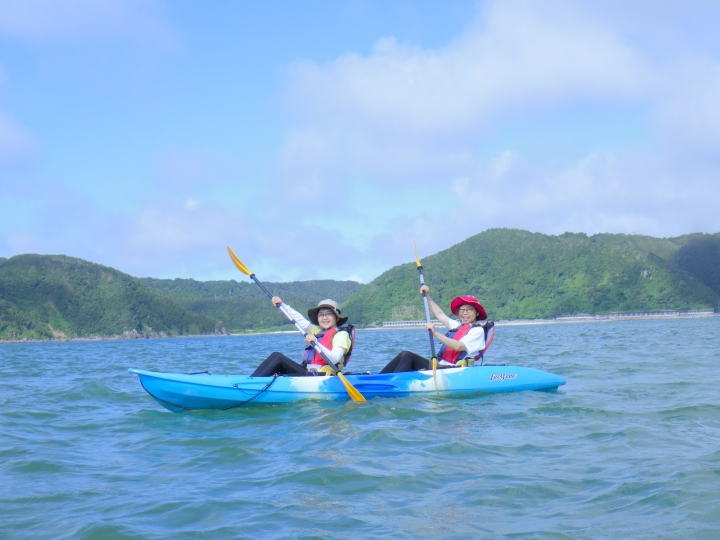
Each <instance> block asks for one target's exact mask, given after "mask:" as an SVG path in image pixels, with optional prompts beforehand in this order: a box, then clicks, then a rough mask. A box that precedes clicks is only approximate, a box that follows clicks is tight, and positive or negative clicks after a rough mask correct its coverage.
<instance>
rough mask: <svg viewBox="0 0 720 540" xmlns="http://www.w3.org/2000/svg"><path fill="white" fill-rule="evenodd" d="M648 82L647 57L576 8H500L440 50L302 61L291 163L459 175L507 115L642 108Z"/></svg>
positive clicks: (383, 45) (385, 45) (296, 72)
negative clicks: (566, 107)
mask: <svg viewBox="0 0 720 540" xmlns="http://www.w3.org/2000/svg"><path fill="white" fill-rule="evenodd" d="M650 80H651V76H650V72H649V70H648V66H647V64H646V62H645V61H644V59H643V57H642V55H640V54H638V52H637V51H635V50H634V49H633V48H632V47H631V46H629V45H627V44H626V43H624V42H623V41H622V40H621V39H620V38H619V37H618V36H616V35H614V34H613V33H612V32H611V31H609V30H608V29H606V28H603V27H598V26H596V25H593V24H592V22H591V21H587V20H585V19H583V18H582V17H581V16H579V15H578V14H576V13H574V12H573V11H572V10H568V11H566V10H562V9H547V7H546V6H545V5H542V6H541V5H539V4H537V3H529V2H497V3H493V4H491V5H490V8H489V10H488V12H487V13H485V14H484V16H483V17H482V18H481V19H479V20H478V21H476V22H475V23H473V24H471V25H470V26H469V27H468V28H467V29H466V30H465V31H464V33H463V34H462V35H461V36H460V37H458V38H457V39H456V40H454V41H453V42H452V43H451V44H449V45H448V46H447V47H445V48H442V49H438V50H432V49H423V48H420V47H417V46H412V45H408V44H403V43H398V42H397V41H395V39H393V38H385V39H381V40H379V41H378V42H377V43H376V44H375V47H374V50H373V52H372V54H370V55H369V56H367V57H363V56H360V55H358V54H354V53H348V54H345V55H343V56H341V57H340V58H338V59H337V60H335V61H332V62H329V63H327V64H325V65H323V66H319V65H316V64H313V63H311V62H303V63H299V64H297V65H295V66H294V67H293V69H292V70H291V87H290V89H289V103H290V106H291V108H292V109H293V112H294V113H295V114H296V118H297V127H296V128H295V129H293V130H292V131H291V132H290V134H289V137H288V147H287V152H288V154H289V155H288V156H286V157H289V158H294V157H297V156H302V160H301V161H302V162H303V163H308V162H309V161H311V160H313V159H314V160H315V161H314V163H313V164H314V165H316V166H323V165H326V164H328V163H331V162H336V163H337V162H341V161H343V160H348V159H349V160H352V162H353V163H357V164H363V166H365V167H373V166H376V167H379V168H381V169H384V170H391V171H397V170H398V169H401V168H405V169H412V170H427V168H428V167H429V166H432V165H435V167H434V168H437V169H447V168H448V167H450V168H452V167H462V166H464V165H466V164H467V160H468V155H467V150H466V149H465V148H463V147H462V143H463V142H465V139H466V138H467V137H468V135H472V134H476V133H478V132H482V131H483V130H485V129H487V128H488V127H489V126H491V125H492V123H493V122H497V118H498V117H499V116H500V115H502V114H518V113H519V112H521V111H528V110H538V109H542V108H543V107H549V106H553V105H554V104H557V103H559V102H562V101H563V100H570V99H572V100H577V99H592V100H599V101H601V102H615V101H618V100H621V101H623V100H624V101H628V100H633V99H637V98H638V97H639V96H640V94H641V92H642V91H643V89H645V88H646V85H647V84H648V83H649V82H650Z"/></svg>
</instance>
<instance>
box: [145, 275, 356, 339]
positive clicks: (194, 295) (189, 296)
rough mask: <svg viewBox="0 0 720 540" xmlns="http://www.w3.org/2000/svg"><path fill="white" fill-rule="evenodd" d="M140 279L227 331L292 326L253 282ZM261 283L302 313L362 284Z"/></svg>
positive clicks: (344, 297) (340, 297)
mask: <svg viewBox="0 0 720 540" xmlns="http://www.w3.org/2000/svg"><path fill="white" fill-rule="evenodd" d="M140 281H142V282H143V283H144V284H146V285H148V286H149V287H152V288H153V289H155V290H157V291H158V292H161V293H163V294H165V295H167V296H168V297H169V298H171V299H172V300H174V301H175V302H177V303H178V304H180V305H181V306H183V307H184V308H186V309H188V310H190V311H192V312H194V313H200V314H203V315H207V316H208V317H212V318H214V319H217V320H220V321H222V324H223V326H224V327H225V328H226V329H227V330H228V332H238V331H243V330H248V329H261V328H274V327H286V329H288V330H289V329H293V328H294V326H292V323H290V321H288V320H287V318H286V317H285V316H284V315H283V314H282V313H281V312H280V311H279V310H277V309H275V308H274V307H273V306H272V304H271V303H270V301H269V300H268V299H267V297H266V296H265V295H264V294H263V292H262V291H261V290H260V288H259V287H258V286H257V285H256V284H255V283H252V282H240V283H239V282H237V281H235V280H231V281H195V280H194V279H154V278H141V279H140ZM264 285H265V286H266V287H267V289H268V290H270V291H271V292H272V293H273V294H276V295H277V296H279V297H281V298H282V299H283V301H284V302H285V303H287V304H290V305H291V306H292V307H293V308H295V309H296V310H298V311H299V312H300V313H303V314H305V312H306V311H307V309H308V308H310V307H315V306H317V304H318V302H320V301H321V300H324V299H326V298H332V299H333V300H335V301H336V302H338V303H342V302H344V301H345V300H347V299H348V298H349V297H350V295H351V294H352V293H354V292H356V291H357V290H358V289H359V288H360V287H361V285H360V284H359V283H357V282H355V281H332V280H317V281H293V282H291V283H270V282H268V283H264Z"/></svg>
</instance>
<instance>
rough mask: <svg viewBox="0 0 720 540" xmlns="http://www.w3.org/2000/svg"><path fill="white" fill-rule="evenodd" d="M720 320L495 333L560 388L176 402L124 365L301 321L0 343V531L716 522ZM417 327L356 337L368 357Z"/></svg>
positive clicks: (255, 532) (497, 346) (201, 359)
mask: <svg viewBox="0 0 720 540" xmlns="http://www.w3.org/2000/svg"><path fill="white" fill-rule="evenodd" d="M719 345H720V318H713V319H695V320H673V321H632V322H613V323H595V324H567V325H546V326H524V327H499V328H498V329H497V332H496V338H495V342H494V344H493V346H492V347H491V349H490V351H489V353H488V358H487V360H488V361H489V362H492V363H508V364H516V365H522V366H527V367H533V368H538V369H543V370H546V371H550V372H553V373H557V374H559V375H562V376H563V377H565V378H566V379H567V385H565V386H563V387H561V388H560V390H559V391H558V392H557V393H544V392H522V393H515V394H497V395H479V396H477V397H473V398H469V399H449V398H437V397H435V396H428V397H410V398H398V399H383V398H378V399H373V400H370V401H369V402H368V403H367V404H362V405H359V404H354V403H345V402H305V403H299V404H294V405H276V406H268V405H264V406H263V405H261V406H255V407H246V408H240V409H235V410H230V411H217V412H216V411H195V412H187V413H181V414H176V413H171V412H169V411H167V410H165V409H163V408H162V407H160V406H159V405H158V404H157V403H156V402H155V401H153V400H152V399H151V398H150V396H149V395H147V394H146V393H145V391H144V390H143V389H142V387H141V386H140V384H139V381H138V378H137V376H135V375H133V374H130V373H128V372H127V368H129V367H137V368H147V369H158V370H164V371H182V372H191V371H202V370H206V369H207V370H209V371H211V372H213V373H247V372H249V371H250V370H251V369H252V368H253V367H254V366H255V365H256V364H257V363H259V361H260V360H261V359H262V358H264V357H265V356H267V354H269V353H270V352H272V351H273V350H280V351H282V352H285V353H286V354H288V355H291V356H293V357H297V356H298V355H299V351H300V349H301V348H302V344H301V342H300V338H299V336H298V335H266V336H237V337H224V338H187V339H182V338H178V339H157V340H137V341H104V342H68V343H46V344H42V343H30V344H5V345H2V346H0V538H13V539H14V538H32V539H38V538H53V539H55V538H73V539H75V538H80V539H106V538H179V539H195V538H202V539H215V538H217V539H221V538H343V539H344V538H349V537H354V538H375V537H379V536H386V537H392V538H519V539H520V538H521V539H525V538H553V539H555V538H593V539H595V538H708V539H710V538H712V539H715V538H720V367H719V366H718V360H719V355H718V346H719ZM403 348H407V349H410V350H415V351H417V352H421V353H423V352H426V351H427V350H428V348H429V347H428V344H427V334H425V333H424V331H423V330H421V329H418V330H397V331H391V332H390V331H384V332H370V331H368V332H360V333H359V334H358V341H357V348H356V353H355V356H354V358H353V361H352V363H351V365H350V367H351V368H355V369H356V370H360V369H362V370H366V369H378V368H380V367H382V366H383V365H384V364H385V363H386V362H387V361H388V360H389V359H390V358H391V357H392V356H393V355H394V354H395V353H397V352H398V351H400V350H401V349H403Z"/></svg>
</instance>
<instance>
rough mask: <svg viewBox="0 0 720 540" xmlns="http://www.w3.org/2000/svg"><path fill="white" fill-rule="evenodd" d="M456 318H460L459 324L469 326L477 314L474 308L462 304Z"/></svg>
mask: <svg viewBox="0 0 720 540" xmlns="http://www.w3.org/2000/svg"><path fill="white" fill-rule="evenodd" d="M458 317H460V322H461V323H463V324H471V323H474V322H475V321H476V320H477V317H478V312H477V310H476V309H475V308H474V307H472V306H468V305H467V304H464V305H462V306H460V309H458Z"/></svg>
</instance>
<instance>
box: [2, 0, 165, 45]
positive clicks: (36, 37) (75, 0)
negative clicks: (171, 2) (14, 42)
mask: <svg viewBox="0 0 720 540" xmlns="http://www.w3.org/2000/svg"><path fill="white" fill-rule="evenodd" d="M164 11H165V5H164V2H163V1H161V0H4V1H3V2H0V35H6V36H10V37H13V38H18V39H21V40H23V41H29V42H38V41H46V40H61V41H67V40H70V41H74V40H77V39H80V38H84V37H88V36H89V37H94V38H98V37H99V38H107V37H120V38H126V39H130V40H134V41H139V42H143V43H153V44H156V45H158V46H161V47H173V46H174V45H175V42H176V38H175V36H174V32H173V31H172V30H171V29H170V28H169V26H168V25H167V24H166V23H165V22H164V21H163V17H164Z"/></svg>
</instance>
